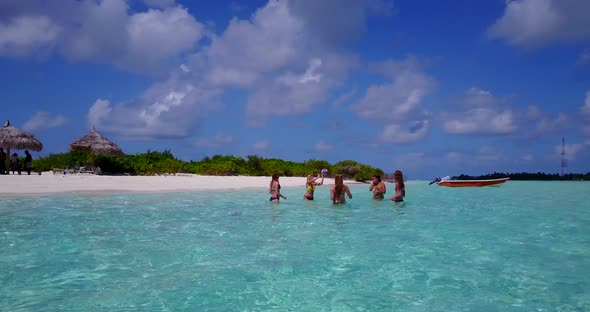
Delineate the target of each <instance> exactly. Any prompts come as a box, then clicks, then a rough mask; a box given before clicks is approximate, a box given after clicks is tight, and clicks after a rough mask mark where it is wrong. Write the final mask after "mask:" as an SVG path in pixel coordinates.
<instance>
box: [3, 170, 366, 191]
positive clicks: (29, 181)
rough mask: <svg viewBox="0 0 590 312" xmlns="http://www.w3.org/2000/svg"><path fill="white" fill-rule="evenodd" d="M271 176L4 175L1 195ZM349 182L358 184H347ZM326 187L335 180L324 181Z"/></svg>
mask: <svg viewBox="0 0 590 312" xmlns="http://www.w3.org/2000/svg"><path fill="white" fill-rule="evenodd" d="M279 181H280V182H281V186H283V187H303V186H305V178H304V177H281V178H280V180H279ZM269 182H270V177H248V176H199V175H181V176H172V175H169V176H100V175H99V176H95V175H82V174H80V175H69V174H68V175H63V174H53V173H52V172H43V174H42V175H33V174H31V175H30V176H29V175H26V174H25V175H20V176H19V175H0V195H7V196H13V195H35V194H59V193H81V194H87V193H115V192H175V191H191V190H193V191H203V190H224V189H246V188H267V187H268V184H269ZM346 183H358V182H354V181H346ZM324 184H325V185H331V184H334V179H331V178H326V179H324Z"/></svg>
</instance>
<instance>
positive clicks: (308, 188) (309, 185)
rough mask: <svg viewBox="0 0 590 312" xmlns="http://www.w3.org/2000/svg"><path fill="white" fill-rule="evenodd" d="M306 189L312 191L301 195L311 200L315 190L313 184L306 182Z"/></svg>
mask: <svg viewBox="0 0 590 312" xmlns="http://www.w3.org/2000/svg"><path fill="white" fill-rule="evenodd" d="M307 191H308V192H312V193H311V196H307V194H306V195H303V197H305V198H307V200H313V191H315V185H313V184H307Z"/></svg>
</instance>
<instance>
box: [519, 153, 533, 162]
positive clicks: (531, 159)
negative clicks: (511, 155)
mask: <svg viewBox="0 0 590 312" xmlns="http://www.w3.org/2000/svg"><path fill="white" fill-rule="evenodd" d="M521 159H522V160H524V161H529V162H530V161H534V160H535V157H534V156H533V155H532V154H526V155H524V156H522V157H521Z"/></svg>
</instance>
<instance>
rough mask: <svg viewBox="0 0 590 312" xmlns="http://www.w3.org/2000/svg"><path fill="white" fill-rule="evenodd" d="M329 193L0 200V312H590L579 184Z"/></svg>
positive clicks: (584, 193) (588, 245) (589, 240)
mask: <svg viewBox="0 0 590 312" xmlns="http://www.w3.org/2000/svg"><path fill="white" fill-rule="evenodd" d="M387 186H388V189H389V193H392V192H393V189H394V185H393V184H388V185H387ZM328 188H329V186H320V187H318V190H317V191H316V196H315V197H316V201H313V202H304V201H303V200H302V197H303V193H304V189H303V188H284V194H285V195H286V196H288V199H287V200H285V201H282V202H281V203H280V204H278V205H277V204H271V203H269V202H268V194H267V193H266V191H265V190H260V189H250V190H230V191H215V192H210V191H207V192H190V193H189V192H184V193H182V192H181V193H156V194H153V193H152V194H137V193H135V194H101V195H84V196H78V195H72V194H68V195H48V196H41V197H22V198H14V197H13V198H2V199H1V200H0V285H1V287H0V311H590V278H589V277H590V260H589V259H590V204H588V200H589V199H590V196H589V195H588V194H590V183H588V182H518V181H510V182H507V183H505V184H504V185H502V186H501V187H487V188H445V187H438V186H428V185H427V182H420V181H412V182H408V183H407V185H406V189H407V195H408V196H407V197H406V203H405V205H404V206H403V207H396V206H394V204H393V203H392V202H390V201H374V200H372V199H371V193H370V192H368V185H351V191H352V193H353V199H352V200H350V201H349V203H348V204H346V205H344V206H339V207H335V206H333V205H332V204H331V202H330V201H329V199H328ZM389 195H391V194H389Z"/></svg>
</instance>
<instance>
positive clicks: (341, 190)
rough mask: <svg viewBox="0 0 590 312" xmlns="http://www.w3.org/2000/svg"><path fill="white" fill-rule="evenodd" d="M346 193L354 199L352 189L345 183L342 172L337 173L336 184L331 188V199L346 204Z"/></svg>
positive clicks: (335, 202)
mask: <svg viewBox="0 0 590 312" xmlns="http://www.w3.org/2000/svg"><path fill="white" fill-rule="evenodd" d="M344 194H346V195H348V198H349V199H352V194H351V193H350V189H349V188H348V185H346V184H344V180H343V179H342V175H341V174H337V175H335V176H334V185H333V186H332V187H331V188H330V199H331V200H332V203H333V204H344V203H346V198H344Z"/></svg>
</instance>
